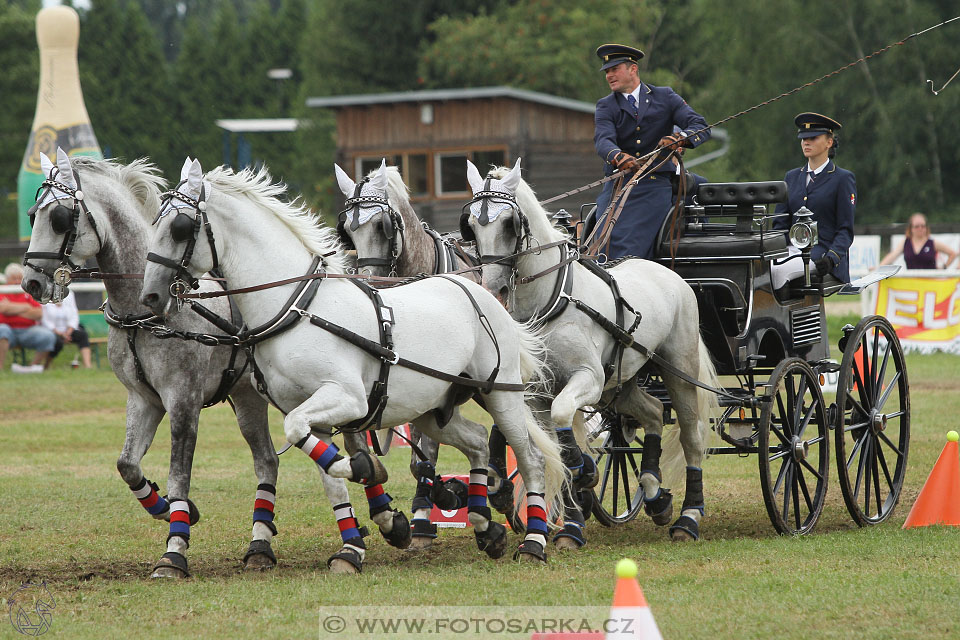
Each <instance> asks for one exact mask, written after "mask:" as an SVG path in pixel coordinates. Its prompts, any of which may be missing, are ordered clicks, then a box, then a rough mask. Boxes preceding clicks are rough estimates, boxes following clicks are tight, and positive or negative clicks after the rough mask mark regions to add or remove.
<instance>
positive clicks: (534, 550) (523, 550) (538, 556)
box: [513, 540, 547, 565]
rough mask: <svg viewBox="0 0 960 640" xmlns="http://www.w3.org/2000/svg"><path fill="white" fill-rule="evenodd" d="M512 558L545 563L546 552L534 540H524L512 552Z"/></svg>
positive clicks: (518, 560)
mask: <svg viewBox="0 0 960 640" xmlns="http://www.w3.org/2000/svg"><path fill="white" fill-rule="evenodd" d="M513 559H514V560H515V561H517V562H530V563H533V564H540V565H545V564H547V554H546V553H544V551H543V545H542V544H540V543H539V542H537V541H536V540H524V541H523V542H521V543H520V546H519V547H517V550H516V551H514V553H513Z"/></svg>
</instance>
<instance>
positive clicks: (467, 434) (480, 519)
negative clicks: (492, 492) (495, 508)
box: [414, 412, 507, 559]
mask: <svg viewBox="0 0 960 640" xmlns="http://www.w3.org/2000/svg"><path fill="white" fill-rule="evenodd" d="M414 424H415V425H416V427H417V429H419V430H420V431H421V432H423V433H424V434H426V435H427V436H428V437H430V438H432V439H434V440H437V441H438V442H442V443H444V444H448V445H451V446H453V447H456V448H457V449H459V450H460V451H461V452H462V453H463V455H465V456H466V457H467V460H468V461H469V462H470V486H469V488H468V490H467V504H466V506H467V517H468V518H469V519H470V524H472V525H473V532H474V535H475V536H476V539H477V548H479V549H480V550H481V551H483V552H484V553H486V554H487V555H488V556H490V557H491V558H494V559H496V558H500V557H501V556H503V554H504V552H505V551H506V548H507V530H506V528H505V527H504V526H503V525H502V524H500V523H498V522H493V521H492V520H491V519H490V517H491V513H490V507H488V506H487V464H488V461H489V460H488V458H489V456H488V454H487V430H486V428H484V427H483V425H481V424H479V423H476V422H473V421H472V420H468V419H466V418H464V417H463V416H462V415H461V414H460V413H459V412H456V413H455V414H454V415H453V417H452V418H451V420H450V422H448V423H447V424H446V425H445V426H444V427H443V429H440V427H439V425H438V424H437V421H436V418H435V417H434V416H433V415H432V414H429V413H428V414H424V415H422V416H420V417H419V418H418V419H417V420H415V421H414ZM456 506H457V507H459V506H461V505H456ZM429 518H430V512H429V510H426V509H425V508H424V509H422V510H418V511H417V512H416V513H415V514H414V526H415V527H416V526H417V521H418V520H420V519H426V520H427V522H428V523H429ZM422 527H423V525H421V528H422Z"/></svg>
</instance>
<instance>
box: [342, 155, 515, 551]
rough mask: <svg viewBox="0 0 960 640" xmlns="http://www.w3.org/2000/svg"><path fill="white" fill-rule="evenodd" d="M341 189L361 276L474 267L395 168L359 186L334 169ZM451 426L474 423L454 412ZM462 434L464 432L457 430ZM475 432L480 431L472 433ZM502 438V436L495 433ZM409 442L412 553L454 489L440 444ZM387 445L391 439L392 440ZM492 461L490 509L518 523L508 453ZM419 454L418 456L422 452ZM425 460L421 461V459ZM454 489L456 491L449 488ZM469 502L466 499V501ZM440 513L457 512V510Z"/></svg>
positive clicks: (425, 542) (426, 538)
mask: <svg viewBox="0 0 960 640" xmlns="http://www.w3.org/2000/svg"><path fill="white" fill-rule="evenodd" d="M334 170H335V172H336V176H337V184H338V185H339V186H340V190H341V191H342V192H343V195H345V196H346V197H347V200H346V208H345V209H344V210H343V212H342V213H341V214H340V218H339V222H338V224H337V234H338V235H339V236H340V239H341V240H342V241H343V243H344V244H345V245H347V246H352V247H354V248H355V249H356V252H357V270H358V271H359V272H360V273H363V274H367V275H371V276H400V277H403V276H414V275H417V274H421V273H426V274H441V273H447V272H450V271H456V270H461V269H467V268H470V267H472V266H473V265H472V264H471V263H469V262H468V261H467V260H466V259H465V258H466V256H464V255H461V254H462V250H460V251H458V250H457V249H456V248H455V247H454V246H453V245H452V244H451V243H450V242H448V241H447V240H446V239H445V238H442V237H441V236H440V234H438V233H437V232H436V231H433V230H432V229H430V228H429V227H428V226H426V225H425V224H424V223H423V222H421V220H420V218H419V217H417V213H416V211H414V209H413V206H412V205H411V204H410V190H409V189H408V188H407V185H406V184H404V182H403V178H402V177H401V176H400V170H399V169H397V167H388V166H387V163H386V160H384V161H383V162H382V163H381V164H380V167H379V168H378V169H374V170H373V171H371V172H370V173H368V174H367V175H366V176H365V177H364V178H363V179H362V180H361V181H360V182H359V183H356V182H354V181H353V179H352V178H350V176H348V175H347V173H346V172H345V171H344V170H343V169H341V168H340V167H339V166H337V165H334ZM466 277H470V278H471V279H473V280H475V281H477V282H479V280H480V274H479V272H477V271H472V272H467V274H466ZM450 422H452V423H462V422H470V421H469V420H467V418H465V417H463V415H462V414H461V413H460V409H459V408H458V407H455V408H454V409H453V412H452V414H451V415H450ZM457 428H464V427H457ZM470 428H471V429H474V430H475V429H476V427H470ZM493 433H494V434H496V436H499V435H500V432H499V430H495V431H494V432H493ZM411 438H412V440H413V442H414V443H415V444H417V445H418V446H417V447H414V448H413V450H412V451H411V458H410V471H411V473H413V476H414V478H416V479H417V492H416V495H415V496H414V498H413V521H412V524H413V541H412V543H411V545H410V547H411V549H426V548H428V547H430V546H431V545H432V544H433V540H434V539H435V538H436V537H437V527H436V525H434V524H433V523H431V522H430V511H431V509H432V508H433V503H434V501H435V500H436V501H442V500H444V499H446V501H448V502H449V501H450V496H449V495H444V494H446V493H448V492H449V489H448V490H447V491H443V492H441V491H440V490H442V489H444V488H447V487H450V485H451V482H452V481H450V480H448V481H447V483H445V484H441V483H440V482H437V481H436V470H435V469H436V464H437V454H438V453H439V451H438V447H437V443H436V442H434V441H433V440H432V439H430V438H428V437H426V436H424V435H423V434H421V433H419V432H418V431H417V430H416V429H413V430H412V433H411ZM388 443H389V439H388ZM495 448H496V449H500V448H503V449H504V453H503V455H501V456H499V457H497V458H494V456H492V455H490V454H489V453H488V456H489V457H490V468H491V470H493V471H494V476H493V477H491V478H489V481H490V483H491V487H492V488H493V489H494V490H493V491H491V492H490V494H489V496H488V497H489V499H490V504H492V505H493V506H494V507H495V508H496V509H497V510H498V511H500V512H501V513H505V514H506V515H507V517H508V518H509V519H510V520H511V522H516V520H515V517H514V515H515V513H514V501H513V486H512V484H511V483H510V481H509V480H506V470H505V467H506V453H505V447H498V446H496V445H495ZM418 449H419V451H418ZM421 453H422V454H423V455H424V456H425V457H426V459H425V460H421V459H420V457H419V456H420V454H421ZM450 488H451V489H452V488H453V487H450ZM463 498H464V499H466V496H465V495H464V496H463ZM440 506H441V508H442V509H443V508H445V509H451V508H456V505H453V506H449V507H445V506H443V505H442V504H441V505H440Z"/></svg>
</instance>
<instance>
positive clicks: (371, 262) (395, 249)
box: [337, 176, 406, 277]
mask: <svg viewBox="0 0 960 640" xmlns="http://www.w3.org/2000/svg"><path fill="white" fill-rule="evenodd" d="M369 181H370V178H369V176H365V177H364V178H362V179H361V180H360V182H358V183H357V184H356V186H355V187H354V190H353V195H352V196H351V197H349V198H347V200H346V201H345V202H344V208H343V210H342V211H341V212H340V215H339V221H338V223H337V235H339V236H340V239H341V240H343V241H344V243H346V244H353V241H352V240H351V239H350V236H349V235H347V232H346V229H345V226H346V221H347V212H348V211H350V210H351V209H352V210H353V219H352V220H351V221H350V230H351V231H356V230H357V228H358V227H359V226H360V208H361V207H363V206H364V205H372V204H375V205H380V207H381V208H382V211H381V212H380V217H381V224H382V226H383V235H384V236H386V238H387V240H388V241H389V242H390V258H389V259H388V258H358V259H357V269H362V268H363V267H388V268H389V269H390V271H389V272H388V274H387V275H388V277H394V276H396V275H397V261H398V260H399V258H400V253H401V251H402V250H403V249H402V246H403V244H404V242H405V241H406V237H405V232H406V225H405V224H404V222H403V216H401V215H400V214H399V213H398V212H397V211H396V210H395V209H394V208H393V207H392V206H391V205H390V200H389V199H388V198H387V196H386V192H384V195H382V196H381V195H379V194H374V195H365V196H364V195H360V193H361V191H363V185H365V184H367V183H368V182H369Z"/></svg>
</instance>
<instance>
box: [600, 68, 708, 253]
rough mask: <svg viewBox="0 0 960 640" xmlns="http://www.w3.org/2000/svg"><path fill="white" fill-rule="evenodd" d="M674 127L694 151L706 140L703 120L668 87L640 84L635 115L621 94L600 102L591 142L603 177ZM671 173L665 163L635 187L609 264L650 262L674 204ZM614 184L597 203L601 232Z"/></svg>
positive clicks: (614, 235) (647, 149)
mask: <svg viewBox="0 0 960 640" xmlns="http://www.w3.org/2000/svg"><path fill="white" fill-rule="evenodd" d="M676 128H679V130H680V132H681V133H682V134H683V135H685V136H687V138H688V139H689V141H690V143H691V144H692V145H693V146H694V147H696V146H699V145H701V144H703V143H704V142H706V141H707V140H709V139H710V130H709V129H708V128H707V121H706V120H705V119H704V118H703V116H701V115H700V114H698V113H697V112H696V111H694V110H693V109H692V108H690V105H688V104H687V103H686V102H685V101H684V100H683V98H681V97H680V96H679V95H677V93H676V92H675V91H674V90H673V89H671V88H670V87H655V86H653V85H649V84H645V83H641V85H640V100H639V104H638V108H637V114H634V113H633V110H632V109H631V107H630V105H629V103H628V102H627V99H626V98H624V97H623V94H621V93H619V92H613V93H611V94H610V95H608V96H606V97H604V98H601V99H600V100H599V101H598V102H597V108H596V112H595V115H594V136H593V143H594V146H595V147H596V150H597V155H599V156H600V158H601V159H602V160H603V161H604V175H607V176H609V175H610V174H611V173H613V172H614V171H615V170H616V167H615V166H614V164H613V159H614V157H616V155H617V154H618V153H619V152H621V151H623V152H625V153H628V154H631V155H633V156H641V155H644V154H646V153H649V152H650V151H653V150H654V149H656V148H657V143H658V142H660V139H661V138H663V137H664V136H668V135H672V134H673V133H674V131H675V130H676ZM675 173H676V165H675V164H674V163H673V162H668V163H665V164H664V165H663V166H661V167H660V168H659V169H657V170H656V171H655V172H654V173H652V174H651V175H650V176H649V177H647V178H644V179H643V180H641V181H640V182H639V183H638V184H637V185H636V186H635V187H634V188H633V190H632V191H631V192H630V196H629V197H628V198H627V202H626V203H625V204H624V206H623V211H622V212H621V214H620V217H619V218H618V219H617V223H616V225H615V226H614V228H613V232H612V233H611V241H610V248H609V251H607V252H606V254H607V258H608V259H614V258H619V257H622V256H627V255H631V256H638V257H640V258H652V257H653V255H654V242H655V241H656V238H657V235H658V234H659V232H660V227H661V226H662V224H663V220H664V218H666V216H667V214H668V213H669V211H670V206H671V204H672V200H673V193H672V187H671V183H670V178H671V176H672V175H673V174H675ZM614 182H616V181H614V180H611V181H610V182H607V183H606V184H604V185H603V190H602V191H601V193H600V196H599V197H598V198H597V217H598V220H597V224H596V226H595V227H594V228H595V229H601V228H602V227H603V223H604V219H603V213H604V212H605V211H606V209H607V207H608V206H609V204H610V199H611V198H612V197H613V187H614ZM615 208H616V207H614V209H615Z"/></svg>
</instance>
